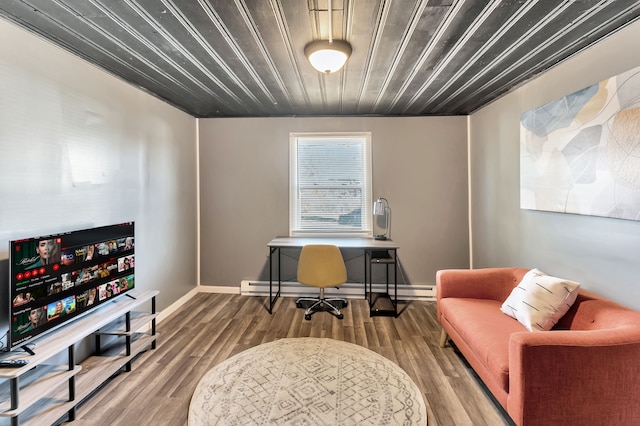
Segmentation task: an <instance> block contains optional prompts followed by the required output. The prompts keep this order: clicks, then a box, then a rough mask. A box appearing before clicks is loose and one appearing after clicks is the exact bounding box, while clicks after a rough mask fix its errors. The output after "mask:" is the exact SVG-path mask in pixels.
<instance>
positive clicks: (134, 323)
mask: <svg viewBox="0 0 640 426" xmlns="http://www.w3.org/2000/svg"><path fill="white" fill-rule="evenodd" d="M157 316H158V314H157V313H153V314H152V313H150V312H131V322H130V324H131V327H130V331H127V330H126V324H125V323H124V322H117V323H112V324H109V325H108V326H106V327H103V328H101V329H100V330H98V331H96V332H95V333H93V334H98V335H106V336H127V335H129V336H130V335H133V334H134V333H136V332H138V330H140V329H142V328H144V327H145V326H146V325H148V324H149V323H150V322H151V320H154V319H156V318H157Z"/></svg>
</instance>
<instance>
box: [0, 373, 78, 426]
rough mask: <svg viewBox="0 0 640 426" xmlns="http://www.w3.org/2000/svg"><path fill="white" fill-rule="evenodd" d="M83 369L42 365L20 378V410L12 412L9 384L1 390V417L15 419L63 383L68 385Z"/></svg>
mask: <svg viewBox="0 0 640 426" xmlns="http://www.w3.org/2000/svg"><path fill="white" fill-rule="evenodd" d="M80 370H82V367H79V366H75V368H74V369H73V370H69V366H68V365H46V364H41V365H39V366H38V367H36V368H33V369H32V370H31V371H30V372H28V373H26V374H23V375H22V376H21V377H20V401H19V402H20V408H17V409H15V410H11V390H10V389H9V382H8V381H7V383H4V384H3V385H6V386H3V387H2V390H0V416H2V417H14V416H17V415H19V414H20V413H22V412H23V411H25V410H26V409H27V408H29V407H31V406H32V405H33V404H35V403H36V402H38V401H39V400H40V399H42V398H45V397H47V394H48V393H49V392H50V391H51V389H52V388H55V387H57V386H58V385H60V384H61V383H64V384H68V380H69V378H70V377H73V376H74V375H76V374H78V372H80Z"/></svg>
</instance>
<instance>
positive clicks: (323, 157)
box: [289, 133, 372, 236]
mask: <svg viewBox="0 0 640 426" xmlns="http://www.w3.org/2000/svg"><path fill="white" fill-rule="evenodd" d="M289 161H290V173H289V179H290V197H289V215H290V217H289V233H290V235H291V236H295V235H314V234H315V235H325V234H326V235H332V236H371V235H372V231H371V222H372V220H371V134H370V133H340V134H314V133H292V134H291V135H290V156H289Z"/></svg>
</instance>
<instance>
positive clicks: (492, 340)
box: [440, 298, 526, 392]
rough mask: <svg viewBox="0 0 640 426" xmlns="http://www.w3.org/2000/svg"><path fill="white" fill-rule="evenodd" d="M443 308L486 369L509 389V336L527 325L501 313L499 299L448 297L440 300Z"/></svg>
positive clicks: (445, 316)
mask: <svg viewBox="0 0 640 426" xmlns="http://www.w3.org/2000/svg"><path fill="white" fill-rule="evenodd" d="M440 309H441V312H442V316H443V317H444V318H445V319H446V321H447V322H448V323H449V324H451V326H452V327H453V328H454V329H455V331H456V333H458V335H459V336H460V337H461V338H462V339H464V341H465V343H466V344H467V346H469V347H470V348H472V350H473V351H474V353H473V355H474V356H475V357H476V358H477V359H478V360H479V361H480V362H481V363H482V364H483V366H484V367H485V369H486V371H487V372H488V373H489V374H491V375H492V376H493V377H494V378H495V381H496V382H497V383H499V384H500V386H501V387H502V388H503V389H504V390H505V392H508V391H509V336H510V335H511V334H512V333H517V332H526V329H525V328H524V327H523V326H522V325H521V324H520V323H518V322H517V321H514V320H513V319H511V318H509V317H507V316H506V315H503V314H502V313H500V302H498V301H496V300H487V299H466V298H446V299H442V300H441V301H440ZM465 355H469V354H465Z"/></svg>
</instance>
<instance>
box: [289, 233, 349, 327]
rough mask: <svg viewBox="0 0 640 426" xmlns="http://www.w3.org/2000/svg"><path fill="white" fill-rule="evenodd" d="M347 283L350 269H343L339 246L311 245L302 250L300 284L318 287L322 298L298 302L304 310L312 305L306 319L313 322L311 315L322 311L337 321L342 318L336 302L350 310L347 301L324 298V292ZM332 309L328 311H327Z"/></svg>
mask: <svg viewBox="0 0 640 426" xmlns="http://www.w3.org/2000/svg"><path fill="white" fill-rule="evenodd" d="M346 281H347V268H346V266H345V265H344V259H343V258H342V253H341V252H340V249H339V248H338V247H337V246H334V245H327V244H310V245H306V246H304V247H302V251H301V252H300V259H299V260H298V282H299V283H300V284H304V285H308V286H312V287H319V288H320V296H319V297H316V298H309V297H301V298H300V299H298V300H297V301H296V306H297V307H298V308H303V307H304V304H303V303H302V302H312V304H311V306H309V307H308V308H307V309H306V311H305V312H304V319H306V320H310V319H311V315H313V314H314V313H316V312H317V311H319V310H324V311H328V312H330V313H331V314H333V315H335V316H336V317H337V318H338V319H342V318H343V315H342V312H340V308H338V307H337V306H336V305H337V303H336V302H340V303H341V304H342V306H341V307H342V308H344V307H346V306H347V301H346V300H345V299H340V298H329V299H327V298H325V297H324V289H325V288H327V287H338V286H340V285H342V284H344V283H345V282H346ZM327 308H329V309H327Z"/></svg>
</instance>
